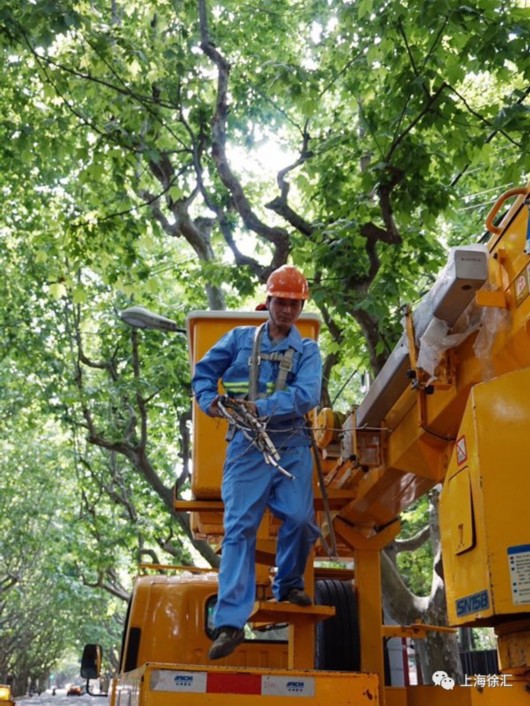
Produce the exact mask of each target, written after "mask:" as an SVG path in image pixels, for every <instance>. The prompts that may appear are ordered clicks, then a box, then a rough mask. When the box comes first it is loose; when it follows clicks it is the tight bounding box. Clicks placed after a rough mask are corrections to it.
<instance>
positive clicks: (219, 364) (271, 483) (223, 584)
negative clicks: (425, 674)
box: [192, 265, 322, 659]
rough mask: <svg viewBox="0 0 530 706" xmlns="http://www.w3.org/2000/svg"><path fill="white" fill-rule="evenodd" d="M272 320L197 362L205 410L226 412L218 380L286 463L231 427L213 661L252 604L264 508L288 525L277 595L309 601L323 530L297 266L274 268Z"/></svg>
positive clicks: (226, 649) (314, 388) (234, 333)
mask: <svg viewBox="0 0 530 706" xmlns="http://www.w3.org/2000/svg"><path fill="white" fill-rule="evenodd" d="M266 295H267V296H266V304H265V306H266V309H267V311H268V320H267V321H266V322H265V323H264V324H263V325H262V326H259V327H254V326H240V327H237V328H234V329H232V330H231V331H229V332H228V333H227V334H226V335H225V336H223V337H222V338H221V339H220V340H219V341H218V342H217V343H216V344H214V346H213V347H212V348H211V349H210V350H209V351H208V352H207V353H206V355H205V356H204V357H203V358H202V359H201V360H200V361H199V362H198V363H197V365H196V367H195V371H194V375H193V383H192V384H193V391H194V394H195V396H196V399H197V402H198V404H199V407H200V408H201V409H202V411H203V412H205V413H206V414H208V415H210V416H212V417H217V416H221V414H222V413H221V409H220V406H219V405H220V398H219V395H218V381H219V380H222V383H223V387H224V390H225V392H226V394H227V395H228V396H229V397H233V398H238V399H241V400H244V402H243V404H244V405H245V406H246V408H247V409H248V410H250V411H251V412H252V414H254V415H256V416H257V417H258V418H259V419H260V420H266V430H267V433H268V435H269V437H270V439H271V441H272V442H273V443H274V445H275V446H276V449H277V450H278V451H279V453H280V461H279V464H280V465H281V467H282V469H284V470H285V471H287V473H288V474H291V475H292V476H294V478H293V479H291V478H289V476H288V475H286V474H284V473H282V472H280V471H279V470H278V469H277V468H275V467H274V466H271V465H270V464H268V463H267V462H266V460H265V458H264V455H263V453H262V452H261V451H260V450H259V449H258V448H257V447H256V446H254V445H253V444H252V443H251V441H249V439H248V435H247V436H246V435H245V433H244V431H242V430H240V429H238V428H231V427H229V433H228V436H227V439H228V440H229V444H228V449H227V453H226V458H225V463H224V468H223V481H222V498H223V503H224V539H223V545H222V554H221V568H220V572H219V590H218V598H217V603H216V607H215V611H214V626H215V628H216V630H215V641H214V643H213V644H212V646H211V649H210V651H209V657H210V659H218V658H220V657H226V656H227V655H229V654H231V653H232V652H233V651H234V649H235V648H236V647H237V646H238V645H239V644H240V643H241V642H242V641H243V639H244V625H245V623H246V622H247V620H248V618H249V616H250V614H251V612H252V608H253V605H254V601H255V548H256V534H257V530H258V527H259V524H260V522H261V519H262V517H263V514H264V512H265V509H266V507H267V506H268V507H269V508H270V509H271V511H272V512H273V514H274V515H275V516H276V517H277V518H279V519H280V520H281V522H282V524H281V526H280V529H279V532H278V539H277V549H276V567H277V571H276V574H275V578H274V582H273V587H272V590H273V595H274V597H275V598H276V599H277V600H278V601H289V602H291V603H294V604H295V605H301V606H308V605H311V602H312V601H311V598H310V596H309V595H308V594H307V593H306V591H304V581H303V574H304V570H305V566H306V561H307V558H308V556H309V554H310V552H311V549H312V546H313V544H314V542H315V540H316V539H317V537H318V535H319V530H318V528H317V526H316V524H315V521H314V507H313V482H312V467H313V464H312V458H311V448H310V445H311V439H310V434H309V431H308V428H307V424H306V419H305V415H306V414H307V413H308V412H309V411H310V410H311V409H313V408H314V407H316V405H317V404H318V403H319V401H320V391H321V383H322V361H321V357H320V351H319V348H318V344H317V343H316V342H315V341H313V340H312V339H308V338H302V336H301V335H300V333H299V331H298V329H297V328H296V326H295V325H294V324H295V322H296V321H297V319H298V318H299V316H300V314H301V313H302V309H303V306H304V303H305V301H306V300H307V298H308V296H309V288H308V284H307V280H306V278H305V277H304V275H303V274H302V273H301V272H300V271H299V270H298V269H297V268H296V267H293V266H291V265H283V266H282V267H280V268H279V269H277V270H275V271H274V272H272V274H271V275H270V276H269V278H268V280H267V285H266Z"/></svg>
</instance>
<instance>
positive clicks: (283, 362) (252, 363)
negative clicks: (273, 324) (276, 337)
mask: <svg viewBox="0 0 530 706" xmlns="http://www.w3.org/2000/svg"><path fill="white" fill-rule="evenodd" d="M265 323H266V322H265ZM265 323H263V324H261V326H258V327H257V328H256V333H255V334H254V343H253V345H252V354H251V356H250V358H249V359H248V399H249V400H251V401H252V402H254V401H255V400H257V399H258V398H259V397H260V395H259V389H258V387H259V386H258V378H259V367H260V364H261V361H262V360H270V361H273V362H277V363H279V369H278V377H277V378H276V383H275V385H274V391H275V392H278V390H283V389H284V388H285V384H286V382H287V375H288V374H289V372H290V371H291V370H292V368H293V358H294V352H295V351H294V348H292V347H289V348H288V349H287V350H286V351H283V352H279V351H276V352H275V353H261V352H260V349H261V339H262V338H263V331H264V330H265Z"/></svg>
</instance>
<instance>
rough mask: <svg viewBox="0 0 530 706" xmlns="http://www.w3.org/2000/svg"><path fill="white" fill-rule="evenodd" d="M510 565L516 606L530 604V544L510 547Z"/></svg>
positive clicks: (513, 597)
mask: <svg viewBox="0 0 530 706" xmlns="http://www.w3.org/2000/svg"><path fill="white" fill-rule="evenodd" d="M508 563H509V567H510V584H511V588H512V600H513V602H514V604H515V605H521V604H525V603H530V544H520V545H519V546H517V547H508Z"/></svg>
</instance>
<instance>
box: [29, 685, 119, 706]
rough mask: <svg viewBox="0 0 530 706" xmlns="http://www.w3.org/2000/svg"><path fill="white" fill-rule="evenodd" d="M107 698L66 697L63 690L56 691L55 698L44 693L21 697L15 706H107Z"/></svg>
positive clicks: (87, 696)
mask: <svg viewBox="0 0 530 706" xmlns="http://www.w3.org/2000/svg"><path fill="white" fill-rule="evenodd" d="M107 704H108V698H107V697H96V696H89V695H88V694H83V695H82V696H66V694H65V693H64V690H61V689H58V690H57V693H56V694H55V696H52V694H51V692H46V693H43V694H41V695H40V696H23V697H19V698H17V699H16V705H17V706H107Z"/></svg>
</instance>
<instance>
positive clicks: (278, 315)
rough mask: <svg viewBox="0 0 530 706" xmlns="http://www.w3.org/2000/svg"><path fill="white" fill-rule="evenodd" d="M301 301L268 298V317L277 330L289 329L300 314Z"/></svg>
mask: <svg viewBox="0 0 530 706" xmlns="http://www.w3.org/2000/svg"><path fill="white" fill-rule="evenodd" d="M303 306H304V302H303V301H302V299H283V298H282V297H270V298H269V300H268V302H267V308H268V310H269V316H270V318H271V320H272V322H273V323H274V324H276V326H278V327H279V328H283V329H285V328H290V327H291V326H292V325H293V324H294V323H295V321H296V320H297V319H298V317H299V316H300V314H301V313H302V308H303Z"/></svg>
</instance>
